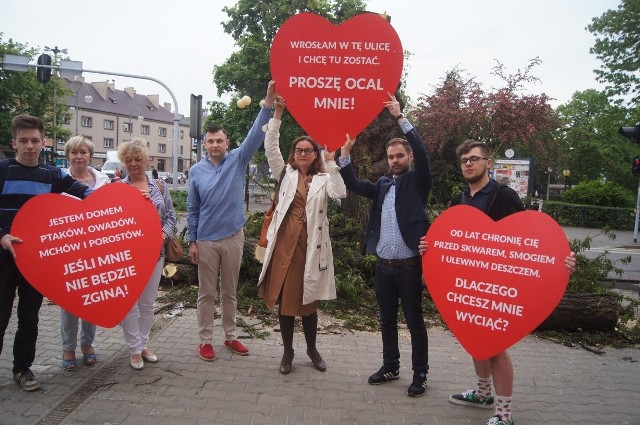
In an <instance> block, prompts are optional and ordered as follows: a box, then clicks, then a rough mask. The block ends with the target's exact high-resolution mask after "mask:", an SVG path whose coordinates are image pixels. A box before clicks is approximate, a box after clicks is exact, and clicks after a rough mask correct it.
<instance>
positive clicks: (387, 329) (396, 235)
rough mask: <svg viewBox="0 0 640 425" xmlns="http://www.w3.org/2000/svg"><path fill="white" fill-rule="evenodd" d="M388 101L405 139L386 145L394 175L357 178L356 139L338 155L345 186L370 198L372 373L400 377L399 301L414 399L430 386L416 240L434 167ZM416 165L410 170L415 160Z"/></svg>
mask: <svg viewBox="0 0 640 425" xmlns="http://www.w3.org/2000/svg"><path fill="white" fill-rule="evenodd" d="M389 99H390V100H389V101H388V102H385V105H386V107H387V109H388V110H389V112H390V113H391V115H393V116H394V117H395V118H396V121H398V124H399V125H400V128H401V129H402V132H403V133H404V135H405V137H406V140H405V139H403V138H395V139H391V140H390V141H389V142H388V143H387V145H386V152H387V161H388V163H389V171H390V175H391V176H390V177H387V176H383V177H380V179H378V181H376V182H375V183H372V182H370V181H368V180H359V179H357V178H356V176H355V173H354V170H353V165H352V164H351V157H350V152H351V148H352V147H353V145H354V143H355V140H351V139H349V136H348V135H347V142H346V143H345V145H344V146H343V147H342V150H341V155H340V158H339V161H340V166H341V167H342V169H341V170H340V174H341V175H342V178H343V180H344V183H345V185H346V186H347V189H348V190H350V191H352V192H354V193H356V194H358V195H360V196H364V197H366V198H369V199H371V200H372V204H371V210H370V211H369V223H368V225H367V229H366V234H365V253H366V254H376V255H377V256H378V264H377V267H376V277H375V293H376V299H377V301H378V306H379V308H380V329H381V333H382V357H383V365H382V367H381V368H380V370H378V372H376V373H374V374H373V375H371V376H370V377H369V384H371V385H379V384H382V383H385V382H388V381H391V380H395V379H398V377H399V375H400V351H399V348H398V299H400V300H401V302H402V310H403V312H404V316H405V319H406V320H407V326H408V327H409V332H410V334H411V362H412V368H413V381H412V383H411V385H410V386H409V388H408V390H407V394H408V395H409V396H410V397H420V396H422V395H423V394H424V393H425V390H426V388H427V372H428V370H429V356H428V340H427V329H426V326H425V324H424V318H423V312H422V291H423V289H424V286H423V284H422V268H421V261H420V257H419V256H418V241H419V238H420V236H423V235H425V234H426V233H427V229H428V228H429V219H428V217H427V214H426V212H425V206H426V203H427V198H428V196H429V191H430V190H431V186H432V177H431V166H430V163H429V157H428V155H427V150H426V148H425V146H424V142H423V141H422V139H421V138H420V135H419V134H418V132H417V131H416V130H415V129H414V128H413V126H412V125H411V123H410V122H409V121H408V120H407V119H406V118H405V117H404V116H403V115H402V113H401V112H400V105H399V104H398V101H397V100H396V99H395V97H393V96H391V95H389ZM412 163H413V164H415V168H413V169H412V168H411V164H412Z"/></svg>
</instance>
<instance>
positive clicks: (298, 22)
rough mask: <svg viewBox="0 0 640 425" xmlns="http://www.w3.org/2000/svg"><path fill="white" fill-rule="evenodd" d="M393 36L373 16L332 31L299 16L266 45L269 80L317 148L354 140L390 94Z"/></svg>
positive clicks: (396, 51) (398, 50)
mask: <svg viewBox="0 0 640 425" xmlns="http://www.w3.org/2000/svg"><path fill="white" fill-rule="evenodd" d="M402 61H403V51H402V44H401V43H400V39H399V38H398V34H397V33H396V31H395V30H394V29H393V27H392V26H391V24H389V22H387V20H386V19H384V18H383V17H381V16H380V15H378V14H376V13H363V14H361V15H357V16H354V17H353V18H351V19H349V20H347V21H345V22H343V23H342V24H341V25H339V26H337V27H336V26H334V25H333V24H332V23H331V22H329V21H328V20H326V19H325V18H323V17H321V16H318V15H316V14H313V13H300V14H298V15H295V16H293V17H291V18H289V19H287V21H286V22H285V23H284V24H283V25H282V27H280V29H279V30H278V33H277V34H276V36H275V37H274V39H273V43H272V45H271V76H272V78H273V79H274V80H275V81H276V89H277V90H278V93H279V94H281V95H282V96H283V97H284V98H285V100H286V101H287V109H288V110H289V112H290V113H291V115H293V117H294V118H295V119H296V121H297V122H298V124H300V126H302V128H303V129H304V130H305V131H306V132H307V133H308V135H309V136H311V137H313V138H314V139H315V140H316V141H317V142H318V143H319V144H320V145H321V146H324V145H326V146H327V147H328V148H329V150H330V151H334V150H336V149H338V148H340V147H341V146H342V145H343V144H344V142H345V135H346V134H349V135H350V136H351V137H356V136H357V135H358V134H359V133H360V132H361V131H362V130H364V129H365V128H366V127H367V126H368V125H369V124H370V123H371V121H373V120H374V119H375V118H376V116H378V114H379V113H380V111H381V110H382V108H384V104H383V102H385V101H387V100H389V97H388V95H387V92H388V93H391V94H393V93H395V91H396V89H397V88H398V84H399V82H400V77H401V75H402Z"/></svg>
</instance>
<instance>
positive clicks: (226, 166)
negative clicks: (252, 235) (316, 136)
mask: <svg viewBox="0 0 640 425" xmlns="http://www.w3.org/2000/svg"><path fill="white" fill-rule="evenodd" d="M270 115H271V108H266V107H264V108H262V109H261V110H260V113H259V114H258V116H257V117H256V120H255V121H254V122H253V126H252V127H251V130H249V134H247V138H246V139H245V140H244V142H242V144H241V145H240V147H238V148H236V149H233V150H231V151H230V152H228V153H227V154H226V155H225V156H224V158H223V159H222V162H221V163H220V164H219V165H215V164H214V163H213V162H211V161H210V160H209V156H208V155H207V156H205V157H204V158H202V160H201V161H200V162H198V163H197V164H195V165H194V166H193V167H191V169H190V170H189V195H188V197H187V230H188V232H189V233H188V234H189V241H196V240H198V241H219V240H221V239H226V238H228V237H229V236H232V235H234V234H235V233H236V232H238V231H239V230H240V229H241V228H242V226H244V223H245V221H246V220H247V219H246V216H245V213H244V205H243V201H244V177H245V174H246V172H247V165H248V164H249V162H250V161H251V158H252V157H253V155H254V154H255V153H256V151H257V150H258V148H259V147H260V145H261V144H262V143H263V141H264V136H265V133H264V131H263V130H262V126H264V125H265V124H267V122H268V121H269V116H270Z"/></svg>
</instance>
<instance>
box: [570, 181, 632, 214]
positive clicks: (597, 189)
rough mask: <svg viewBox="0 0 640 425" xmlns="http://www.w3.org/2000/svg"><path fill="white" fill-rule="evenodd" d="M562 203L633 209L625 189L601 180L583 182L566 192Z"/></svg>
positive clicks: (630, 195)
mask: <svg viewBox="0 0 640 425" xmlns="http://www.w3.org/2000/svg"><path fill="white" fill-rule="evenodd" d="M562 200H563V201H564V202H568V203H572V204H583V205H597V206H600V207H622V208H633V207H634V206H635V199H634V197H633V194H632V193H631V192H630V191H629V190H628V189H626V188H624V187H622V186H620V185H619V184H617V183H613V182H603V181H601V180H589V181H583V182H581V183H580V184H578V185H577V186H574V187H572V188H571V189H569V190H567V192H566V193H565V194H564V195H563V196H562Z"/></svg>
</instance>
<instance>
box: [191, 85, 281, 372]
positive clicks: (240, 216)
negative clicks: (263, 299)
mask: <svg viewBox="0 0 640 425" xmlns="http://www.w3.org/2000/svg"><path fill="white" fill-rule="evenodd" d="M275 97H276V90H275V82H274V81H271V82H269V86H268V88H267V96H266V99H265V101H264V106H263V107H262V108H261V110H260V113H259V114H258V116H257V117H256V120H255V121H254V123H253V126H252V127H251V130H249V134H247V138H246V139H245V140H244V142H242V143H241V144H240V147H238V148H236V149H233V150H231V151H230V152H227V150H228V148H229V143H230V141H229V139H228V137H227V131H226V130H225V129H224V128H222V127H220V126H217V125H210V126H208V127H207V128H206V129H205V141H204V146H205V148H206V150H207V156H205V157H204V158H202V160H201V161H200V162H198V163H197V164H195V165H194V166H193V167H191V169H190V170H189V195H188V198H187V210H188V215H187V227H188V232H189V257H190V258H191V261H192V262H193V263H195V264H197V265H198V281H199V289H198V305H197V310H198V331H199V334H200V346H199V349H198V350H199V354H200V357H201V358H202V359H203V360H205V361H213V360H214V359H215V356H216V355H215V351H214V349H213V317H214V302H215V298H216V289H217V282H218V275H220V299H221V309H222V328H223V329H224V333H225V341H224V345H225V346H226V347H227V348H229V349H230V350H231V351H233V352H234V353H236V354H239V355H241V356H246V355H247V354H249V350H248V349H247V347H245V346H244V345H243V344H242V343H241V342H240V341H238V339H237V336H236V306H237V301H236V286H237V285H238V276H239V274H240V263H241V262H242V248H243V246H244V232H243V226H244V223H245V221H246V217H245V213H244V208H243V203H242V200H243V192H244V176H245V173H246V170H247V166H248V164H249V161H251V158H252V157H253V155H254V154H255V153H256V151H257V150H258V148H259V147H260V145H261V144H262V143H263V142H264V137H265V133H264V131H263V129H262V127H263V126H264V125H266V124H267V123H268V122H269V118H270V115H271V109H272V108H273V102H274V100H275Z"/></svg>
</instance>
